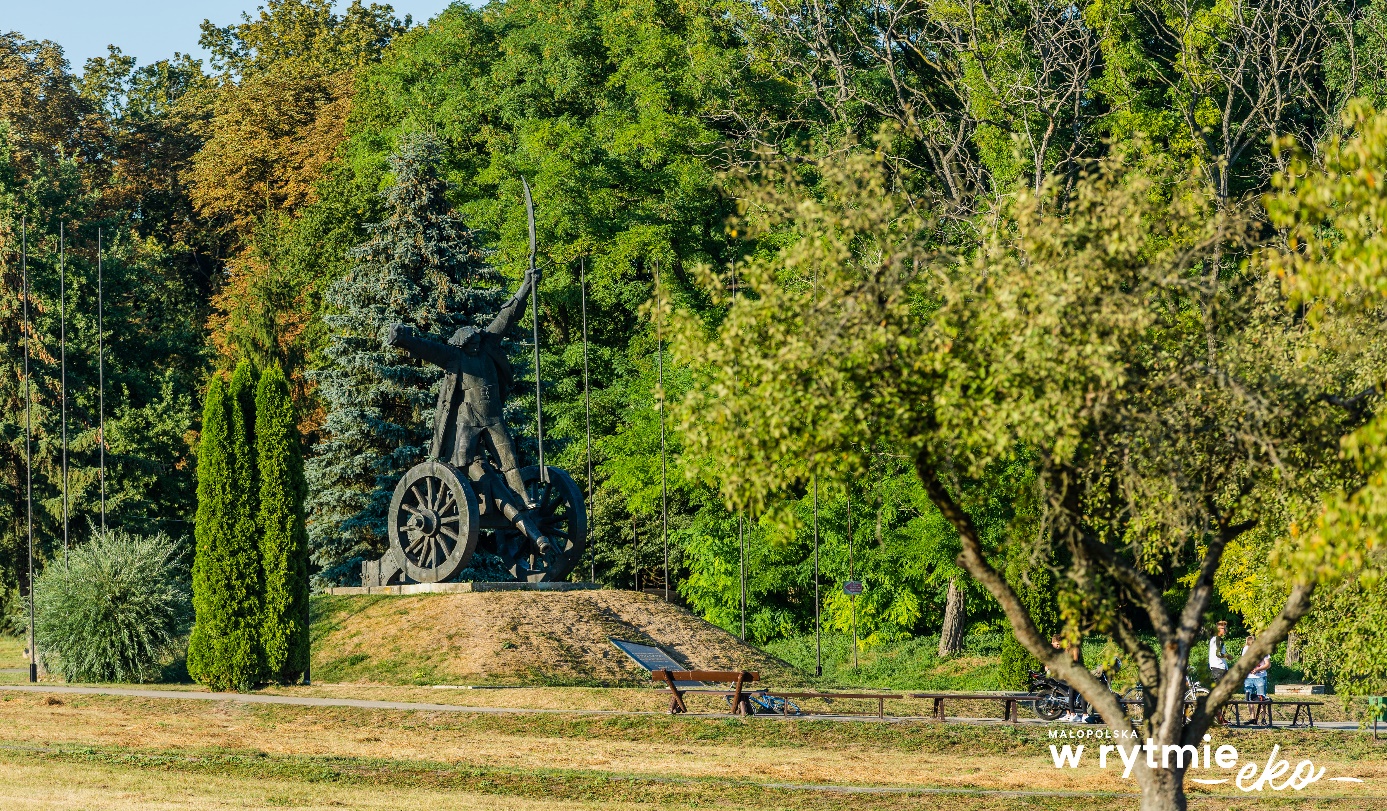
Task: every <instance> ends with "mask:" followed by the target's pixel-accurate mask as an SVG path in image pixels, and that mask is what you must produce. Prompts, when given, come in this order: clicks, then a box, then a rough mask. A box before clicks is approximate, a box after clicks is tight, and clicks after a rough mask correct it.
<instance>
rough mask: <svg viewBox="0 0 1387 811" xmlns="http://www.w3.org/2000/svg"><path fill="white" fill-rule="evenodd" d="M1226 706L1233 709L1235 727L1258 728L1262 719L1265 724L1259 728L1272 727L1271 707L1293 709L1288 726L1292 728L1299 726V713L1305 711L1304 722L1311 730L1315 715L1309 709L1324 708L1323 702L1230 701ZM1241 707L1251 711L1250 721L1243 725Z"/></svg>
mask: <svg viewBox="0 0 1387 811" xmlns="http://www.w3.org/2000/svg"><path fill="white" fill-rule="evenodd" d="M1227 706H1229V707H1232V708H1233V723H1234V724H1235V725H1237V726H1258V725H1259V723H1260V722H1261V721H1262V719H1263V718H1265V719H1266V722H1265V723H1260V725H1261V726H1268V727H1269V726H1272V715H1271V710H1272V707H1295V715H1293V716H1292V717H1291V723H1290V725H1289V726H1292V727H1297V726H1300V711H1301V710H1302V709H1303V710H1305V721H1306V725H1307V726H1309V727H1310V728H1311V729H1313V728H1314V726H1315V714H1314V711H1313V710H1312V709H1311V707H1322V706H1324V702H1323V701H1246V700H1238V701H1230V702H1228V705H1227ZM1243 707H1247V708H1248V709H1249V710H1251V711H1252V717H1251V718H1250V719H1248V721H1247V723H1246V724H1244V723H1243V720H1242V712H1241V710H1242V708H1243Z"/></svg>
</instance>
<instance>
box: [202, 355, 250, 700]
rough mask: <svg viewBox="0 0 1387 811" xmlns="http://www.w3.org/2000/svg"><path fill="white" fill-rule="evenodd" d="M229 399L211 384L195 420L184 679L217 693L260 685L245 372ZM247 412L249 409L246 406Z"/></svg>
mask: <svg viewBox="0 0 1387 811" xmlns="http://www.w3.org/2000/svg"><path fill="white" fill-rule="evenodd" d="M236 372H237V373H236V377H235V378H233V384H232V386H231V389H230V392H228V389H227V387H226V386H225V385H224V384H223V383H222V381H221V379H220V378H217V377H213V379H212V382H211V385H210V386H208V389H207V402H206V407H205V409H204V411H203V416H202V438H201V441H200V442H199V444H198V459H197V516H196V520H195V522H194V535H195V537H196V539H197V549H196V553H195V556H194V559H193V609H194V611H195V613H196V615H197V621H196V624H195V625H194V626H193V633H192V638H191V639H190V640H189V641H188V673H189V674H191V675H192V677H193V678H194V679H197V680H198V681H199V682H200V683H202V684H205V685H207V686H209V687H212V688H214V689H217V690H227V689H249V688H251V687H253V686H254V685H255V684H256V683H258V682H260V681H262V678H261V676H262V668H261V653H260V632H259V628H258V622H259V619H260V599H261V596H260V588H261V586H260V581H261V577H262V574H261V564H260V546H259V543H257V542H256V539H255V532H254V527H255V513H254V511H253V508H252V505H251V504H250V503H249V502H250V494H251V493H250V491H251V489H252V486H253V484H254V478H253V470H251V469H249V464H250V463H249V462H248V461H247V459H249V458H251V457H252V456H253V452H254V451H253V449H247V448H245V443H246V441H247V439H248V438H249V437H252V436H253V430H247V428H246V420H245V418H244V415H245V414H246V412H247V409H246V408H245V406H244V404H240V405H238V404H237V403H238V398H239V397H240V396H241V394H242V393H243V392H244V391H245V390H246V386H247V385H248V382H247V379H248V376H249V369H248V367H245V366H244V365H243V366H242V367H241V368H238V369H237V370H236ZM252 407H253V406H252Z"/></svg>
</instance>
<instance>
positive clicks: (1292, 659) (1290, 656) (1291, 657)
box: [1286, 631, 1300, 666]
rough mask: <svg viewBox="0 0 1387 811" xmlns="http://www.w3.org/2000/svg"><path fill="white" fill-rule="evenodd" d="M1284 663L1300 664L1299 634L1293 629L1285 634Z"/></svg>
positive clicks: (1288, 664)
mask: <svg viewBox="0 0 1387 811" xmlns="http://www.w3.org/2000/svg"><path fill="white" fill-rule="evenodd" d="M1286 664H1287V666H1290V665H1298V664H1300V634H1298V633H1296V632H1295V631H1291V632H1290V633H1289V634H1286Z"/></svg>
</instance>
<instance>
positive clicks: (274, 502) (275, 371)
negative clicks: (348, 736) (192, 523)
mask: <svg viewBox="0 0 1387 811" xmlns="http://www.w3.org/2000/svg"><path fill="white" fill-rule="evenodd" d="M255 445H256V462H257V467H258V470H259V475H260V518H259V521H258V524H259V526H260V532H261V535H260V558H261V562H262V565H263V567H264V571H265V581H264V589H265V591H264V595H265V596H264V611H263V614H262V617H261V622H260V639H261V643H262V645H263V646H264V652H265V670H266V672H267V674H268V677H269V678H270V679H272V680H274V681H279V682H283V683H291V682H295V681H297V680H298V679H299V678H300V677H302V676H303V674H304V671H305V670H306V669H307V668H308V534H307V531H306V530H305V528H304V515H303V500H304V493H305V490H306V487H305V484H304V478H303V453H302V449H301V447H300V445H299V431H298V426H297V424H296V423H295V420H294V404H293V400H292V399H291V398H290V396H289V382H288V380H286V379H285V377H284V372H283V370H281V369H280V368H279V367H278V366H271V367H270V368H269V369H266V370H265V372H264V373H263V374H262V375H261V376H260V383H259V384H258V385H257V386H256V389H255Z"/></svg>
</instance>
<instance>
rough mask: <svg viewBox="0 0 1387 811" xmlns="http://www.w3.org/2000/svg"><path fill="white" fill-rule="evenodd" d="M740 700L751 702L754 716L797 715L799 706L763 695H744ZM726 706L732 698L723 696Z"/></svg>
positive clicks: (777, 697)
mask: <svg viewBox="0 0 1387 811" xmlns="http://www.w3.org/2000/svg"><path fill="white" fill-rule="evenodd" d="M742 698H745V699H746V700H748V701H750V702H751V711H752V714H754V715H799V714H800V709H799V705H797V704H795V702H793V701H790V700H789V699H784V698H781V697H780V696H772V695H767V694H765V693H744V694H743V695H742ZM723 700H724V701H726V702H727V706H729V707H731V706H732V696H723Z"/></svg>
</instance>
